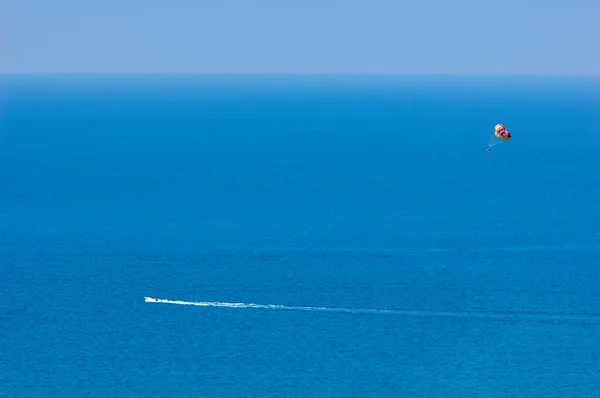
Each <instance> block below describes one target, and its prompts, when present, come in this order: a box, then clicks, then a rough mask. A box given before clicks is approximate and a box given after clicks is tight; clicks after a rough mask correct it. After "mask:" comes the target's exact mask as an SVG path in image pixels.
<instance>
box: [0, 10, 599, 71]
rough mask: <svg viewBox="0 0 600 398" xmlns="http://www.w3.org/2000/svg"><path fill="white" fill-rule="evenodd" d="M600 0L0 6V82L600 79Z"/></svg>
mask: <svg viewBox="0 0 600 398" xmlns="http://www.w3.org/2000/svg"><path fill="white" fill-rule="evenodd" d="M599 25H600V0H562V1H558V0H504V1H497V0H495V1H492V0H454V1H449V0H406V1H402V0H345V1H341V0H339V1H337V0H336V1H334V0H296V1H293V0H280V1H275V0H245V1H244V0H211V1H205V0H170V1H165V0H161V1H157V0H97V1H81V0H53V1H47V0H0V73H27V74H29V73H33V74H48V73H93V74H96V73H160V74H165V73H167V74H168V73H241V74H244V73H248V74H254V73H267V74H272V73H304V74H313V73H319V74H331V73H333V74H413V73H418V74H567V75H573V74H576V75H598V74H600V28H599Z"/></svg>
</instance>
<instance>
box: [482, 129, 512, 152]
mask: <svg viewBox="0 0 600 398" xmlns="http://www.w3.org/2000/svg"><path fill="white" fill-rule="evenodd" d="M494 137H496V138H498V139H500V140H501V141H499V142H495V143H493V141H494ZM511 138H512V135H511V134H510V131H508V130H507V129H506V127H504V125H503V124H497V125H496V126H495V127H494V135H493V136H492V137H491V138H490V143H489V145H488V149H487V150H488V152H491V150H492V146H493V145H497V144H501V143H502V142H503V141H510V139H511Z"/></svg>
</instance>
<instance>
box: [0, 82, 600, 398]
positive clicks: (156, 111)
mask: <svg viewBox="0 0 600 398" xmlns="http://www.w3.org/2000/svg"><path fill="white" fill-rule="evenodd" d="M599 111H600V80H598V79H597V78H584V77H578V78H575V77H568V78H567V77H423V76H398V77H371V76H370V77H364V76H363V77H361V76H347V77H339V76H313V77H309V76H277V77H275V76H264V77H257V76H43V77H42V76H38V77H36V76H2V77H0V292H1V293H2V298H3V300H1V301H0V322H1V325H2V333H0V395H1V396H3V397H4V396H6V397H29V396H31V397H40V396H47V397H50V396H56V397H80V396H94V397H96V396H97V397H106V396H113V397H117V396H161V397H182V396H210V397H217V396H224V397H237V396H239V397H248V396H257V397H268V396H278V397H292V396H302V397H309V396H310V397H313V396H315V397H323V396H326V397H353V396H372V397H387V396H427V397H431V396H436V397H438V396H443V397H467V396H486V397H506V396H512V397H554V396H556V397H571V396H573V397H575V396H577V397H584V396H585V397H587V396H600V377H599V375H600V289H599V287H600V259H599V255H600V175H599V173H598V171H599V170H600V130H599V129H598V126H599V125H600V117H599V116H598V115H599ZM496 123H503V124H505V125H506V127H507V128H508V129H509V130H510V132H511V133H512V136H513V138H512V140H511V141H510V142H506V143H502V144H501V145H497V146H494V147H493V148H492V151H491V152H489V153H488V152H487V151H486V146H487V144H488V141H489V138H490V136H491V134H492V132H493V128H494V125H495V124H496ZM151 296H155V297H157V298H158V299H161V300H166V301H163V302H159V303H154V302H146V301H145V297H151ZM181 304H183V305H181Z"/></svg>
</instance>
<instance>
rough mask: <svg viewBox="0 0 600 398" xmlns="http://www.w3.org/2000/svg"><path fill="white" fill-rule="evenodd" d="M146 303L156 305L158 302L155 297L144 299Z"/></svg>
mask: <svg viewBox="0 0 600 398" xmlns="http://www.w3.org/2000/svg"><path fill="white" fill-rule="evenodd" d="M144 298H145V299H146V300H145V301H146V302H147V303H158V302H159V300H158V299H157V298H156V297H144Z"/></svg>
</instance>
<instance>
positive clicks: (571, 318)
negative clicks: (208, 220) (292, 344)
mask: <svg viewBox="0 0 600 398" xmlns="http://www.w3.org/2000/svg"><path fill="white" fill-rule="evenodd" d="M145 301H146V302H147V303H163V304H176V305H193V306H198V307H225V308H254V309H263V310H287V311H320V312H339V313H351V314H391V315H403V316H413V317H427V318H484V319H505V320H519V319H521V320H529V321H554V322H580V323H581V322H583V323H600V315H572V314H527V313H501V312H451V311H414V310H401V309H376V308H343V307H310V306H289V305H279V304H253V303H228V302H218V301H179V300H164V299H155V298H151V297H145Z"/></svg>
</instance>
